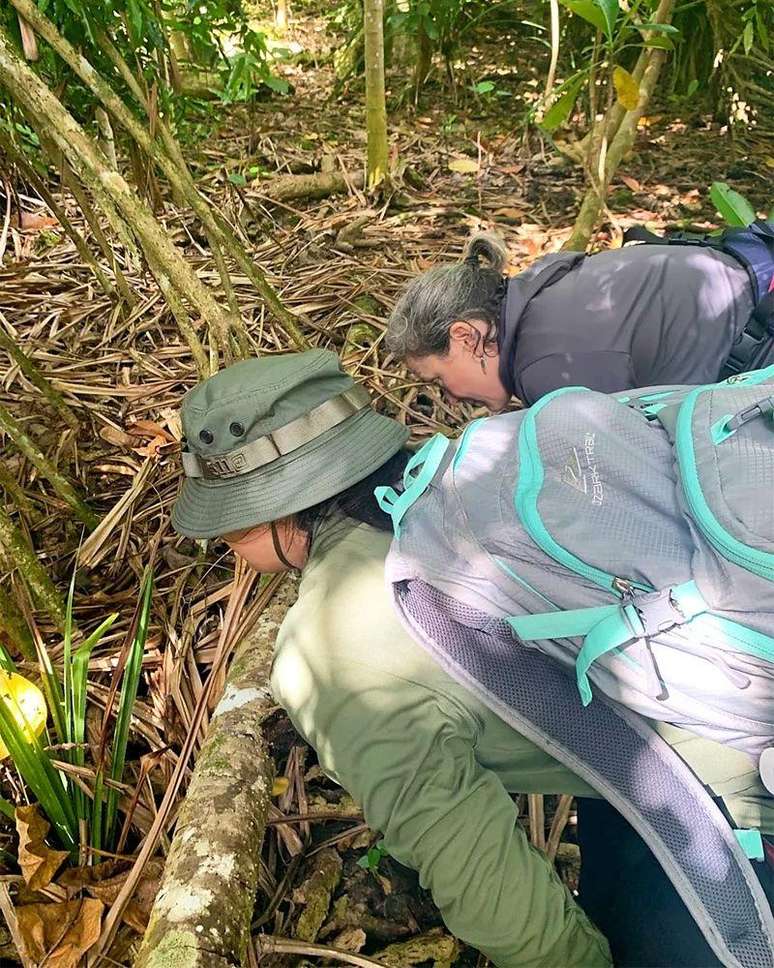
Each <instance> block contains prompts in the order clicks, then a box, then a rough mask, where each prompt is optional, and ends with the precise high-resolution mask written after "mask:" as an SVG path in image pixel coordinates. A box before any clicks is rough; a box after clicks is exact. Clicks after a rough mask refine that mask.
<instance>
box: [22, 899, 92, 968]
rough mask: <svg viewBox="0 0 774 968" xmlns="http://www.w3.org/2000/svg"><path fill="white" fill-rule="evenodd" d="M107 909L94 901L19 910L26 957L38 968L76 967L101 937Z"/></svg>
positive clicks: (43, 905) (24, 907)
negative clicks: (103, 915)
mask: <svg viewBox="0 0 774 968" xmlns="http://www.w3.org/2000/svg"><path fill="white" fill-rule="evenodd" d="M104 908H105V905H104V904H103V903H102V901H98V900H96V899H94V898H85V899H83V900H78V901H60V902H58V903H55V904H23V905H21V907H18V908H16V920H17V923H18V927H19V933H20V935H21V937H22V940H23V943H24V947H25V949H26V954H27V957H28V958H29V959H30V960H31V961H32V963H33V964H34V965H36V966H38V968H43V966H45V968H77V965H78V964H79V963H80V960H81V958H82V957H83V956H84V955H85V954H86V952H87V951H88V950H89V948H91V947H92V945H94V943H95V942H96V941H97V939H98V938H99V933H100V929H101V926H102V912H103V910H104Z"/></svg>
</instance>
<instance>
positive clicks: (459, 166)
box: [449, 158, 478, 175]
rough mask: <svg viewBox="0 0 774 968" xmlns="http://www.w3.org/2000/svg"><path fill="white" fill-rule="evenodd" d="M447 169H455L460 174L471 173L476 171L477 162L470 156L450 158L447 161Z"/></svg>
mask: <svg viewBox="0 0 774 968" xmlns="http://www.w3.org/2000/svg"><path fill="white" fill-rule="evenodd" d="M449 171H457V172H459V173H460V174H461V175H472V174H473V173H474V172H477V171H478V162H477V161H473V159H472V158H452V160H451V161H450V162H449Z"/></svg>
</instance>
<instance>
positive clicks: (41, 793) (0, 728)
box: [0, 699, 78, 850]
mask: <svg viewBox="0 0 774 968" xmlns="http://www.w3.org/2000/svg"><path fill="white" fill-rule="evenodd" d="M17 709H18V706H17ZM0 738H2V740H3V742H4V743H5V746H6V748H7V750H8V752H9V754H10V756H11V759H12V760H13V764H14V766H15V767H16V769H17V770H18V771H19V774H20V775H21V777H22V779H23V780H24V782H25V783H26V785H27V786H28V787H29V788H30V789H31V790H32V792H33V793H34V794H35V796H36V797H37V798H38V800H39V802H40V805H41V807H42V808H43V810H44V812H45V813H46V815H47V817H48V819H49V820H50V821H51V823H52V825H53V826H54V828H55V830H56V832H57V834H58V835H59V838H60V840H61V841H62V844H63V845H64V846H65V847H66V848H67V849H68V850H74V849H75V846H76V844H77V840H78V831H77V822H76V818H75V812H74V810H73V807H72V803H71V802H70V798H69V796H68V792H67V788H66V786H65V784H64V782H63V778H62V775H61V774H60V773H59V772H58V771H57V770H56V769H55V768H54V766H53V764H52V763H51V760H50V758H49V756H48V753H47V752H46V751H45V750H44V749H43V747H42V745H41V744H40V741H39V740H38V739H37V737H35V736H32V737H28V736H27V735H25V733H24V730H23V728H22V727H21V726H20V725H19V723H18V722H17V721H16V718H15V717H14V715H13V713H12V712H11V710H10V708H9V706H8V704H7V703H6V702H5V700H4V699H0Z"/></svg>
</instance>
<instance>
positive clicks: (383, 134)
mask: <svg viewBox="0 0 774 968" xmlns="http://www.w3.org/2000/svg"><path fill="white" fill-rule="evenodd" d="M363 35H364V39H365V82H366V93H365V104H366V134H367V138H368V146H367V152H368V161H367V165H366V172H367V176H366V180H367V183H368V187H369V188H375V187H376V186H377V185H379V184H380V183H381V182H383V181H384V180H385V179H386V178H387V167H388V164H389V147H388V144H387V107H386V104H385V99H384V0H365V5H364V8H363Z"/></svg>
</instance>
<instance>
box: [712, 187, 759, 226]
mask: <svg viewBox="0 0 774 968" xmlns="http://www.w3.org/2000/svg"><path fill="white" fill-rule="evenodd" d="M709 196H710V201H711V202H712V204H713V205H714V206H715V208H716V209H717V210H718V212H719V213H720V214H721V215H722V216H723V218H724V219H725V220H726V222H727V223H728V224H729V225H736V226H746V225H749V224H750V223H751V222H754V221H755V219H756V218H757V216H756V214H755V209H754V208H753V207H752V205H751V204H750V203H749V202H748V201H747V199H746V198H745V197H744V195H740V194H739V192H736V191H734V189H733V188H731V187H730V186H729V185H727V184H726V183H725V182H713V183H712V187H711V188H710V193H709Z"/></svg>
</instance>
